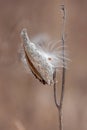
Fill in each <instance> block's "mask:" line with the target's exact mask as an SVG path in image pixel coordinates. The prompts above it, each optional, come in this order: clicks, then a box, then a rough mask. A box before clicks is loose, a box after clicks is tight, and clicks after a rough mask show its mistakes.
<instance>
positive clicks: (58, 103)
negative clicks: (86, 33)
mask: <svg viewBox="0 0 87 130" xmlns="http://www.w3.org/2000/svg"><path fill="white" fill-rule="evenodd" d="M61 7H62V8H61V9H62V11H63V26H62V27H63V30H62V46H63V48H62V54H63V65H65V58H64V44H65V20H66V11H65V7H64V5H61ZM64 88H65V66H63V70H62V88H61V96H60V102H58V101H57V96H56V72H55V73H54V101H55V105H56V107H57V109H58V111H59V130H63V123H62V107H63V99H64Z"/></svg>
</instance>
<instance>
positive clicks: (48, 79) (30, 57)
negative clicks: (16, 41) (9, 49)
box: [21, 29, 64, 85]
mask: <svg viewBox="0 0 87 130" xmlns="http://www.w3.org/2000/svg"><path fill="white" fill-rule="evenodd" d="M21 36H22V39H23V56H22V59H23V62H24V64H25V65H26V66H27V67H29V68H30V70H31V71H32V73H33V74H34V75H35V77H36V78H38V79H39V80H40V81H41V82H42V83H43V84H48V85H51V84H53V82H54V81H53V75H54V72H55V70H56V69H57V70H58V69H59V68H60V67H63V66H64V65H63V56H62V51H61V48H62V46H59V47H57V43H56V42H48V41H46V42H45V43H41V42H37V43H33V42H31V41H30V39H29V37H28V34H27V31H26V29H23V30H22V31H21Z"/></svg>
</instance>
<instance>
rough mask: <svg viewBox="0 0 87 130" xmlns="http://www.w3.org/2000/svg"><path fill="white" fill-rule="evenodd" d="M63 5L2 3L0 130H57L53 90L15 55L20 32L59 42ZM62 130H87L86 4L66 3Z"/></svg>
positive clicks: (54, 0) (33, 0)
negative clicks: (66, 58) (66, 56)
mask: <svg viewBox="0 0 87 130" xmlns="http://www.w3.org/2000/svg"><path fill="white" fill-rule="evenodd" d="M61 3H62V1H61V0H0V130H58V112H57V109H56V107H55V104H54V99H53V88H52V87H50V86H44V85H42V84H41V83H39V81H38V80H36V79H35V78H34V77H33V76H32V75H31V74H28V73H26V72H25V71H24V66H23V64H22V63H21V61H20V58H19V56H18V48H19V47H20V43H21V38H20V31H21V29H22V28H23V27H26V28H27V29H28V33H29V36H30V38H32V37H33V36H35V35H37V34H39V33H47V34H49V35H50V36H51V38H52V39H57V40H58V39H60V38H61V27H62V24H61V18H62V17H61V12H60V9H59V5H60V4H61ZM66 9H67V21H66V44H67V46H68V50H69V58H70V59H71V60H72V62H71V63H69V67H68V70H67V73H66V85H65V86H66V87H65V96H64V105H63V117H64V119H63V125H64V130H87V83H86V82H87V60H86V59H87V57H86V54H87V43H86V42H87V0H66Z"/></svg>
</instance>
